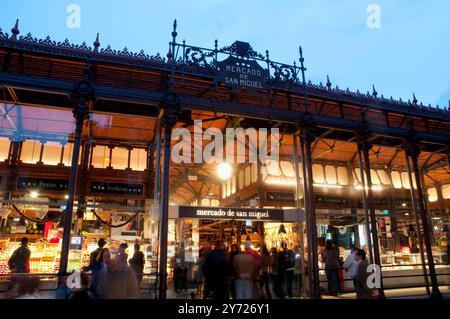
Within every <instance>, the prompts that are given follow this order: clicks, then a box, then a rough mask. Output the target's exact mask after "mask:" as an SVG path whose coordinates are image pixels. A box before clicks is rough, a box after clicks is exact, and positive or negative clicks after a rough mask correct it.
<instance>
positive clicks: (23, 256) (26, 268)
mask: <svg viewBox="0 0 450 319" xmlns="http://www.w3.org/2000/svg"><path fill="white" fill-rule="evenodd" d="M20 243H21V245H20V247H19V248H17V249H16V250H14V252H13V254H12V255H11V257H10V258H9V260H8V266H9V270H10V271H11V272H12V273H19V274H21V273H29V272H30V256H31V250H30V248H28V238H27V237H23V238H22V239H21V240H20Z"/></svg>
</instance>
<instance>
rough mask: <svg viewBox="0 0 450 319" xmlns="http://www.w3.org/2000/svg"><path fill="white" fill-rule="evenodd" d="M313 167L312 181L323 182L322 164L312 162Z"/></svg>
mask: <svg viewBox="0 0 450 319" xmlns="http://www.w3.org/2000/svg"><path fill="white" fill-rule="evenodd" d="M312 168H313V179H314V183H318V184H323V183H325V176H324V174H323V166H322V165H320V164H314V165H313V166H312Z"/></svg>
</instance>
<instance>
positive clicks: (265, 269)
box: [260, 244, 272, 299]
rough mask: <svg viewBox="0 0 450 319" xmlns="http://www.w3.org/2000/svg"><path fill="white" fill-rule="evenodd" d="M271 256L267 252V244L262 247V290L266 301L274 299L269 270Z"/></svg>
mask: <svg viewBox="0 0 450 319" xmlns="http://www.w3.org/2000/svg"><path fill="white" fill-rule="evenodd" d="M270 260H271V258H270V254H269V251H268V250H267V246H266V244H262V246H261V281H260V283H261V290H262V292H263V293H264V297H265V298H266V299H272V294H271V293H270V285H269V268H270Z"/></svg>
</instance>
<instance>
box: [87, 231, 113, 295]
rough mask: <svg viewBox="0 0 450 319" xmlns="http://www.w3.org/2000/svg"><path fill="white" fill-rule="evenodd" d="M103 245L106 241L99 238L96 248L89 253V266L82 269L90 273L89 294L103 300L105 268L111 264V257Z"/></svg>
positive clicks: (105, 282) (105, 283)
mask: <svg viewBox="0 0 450 319" xmlns="http://www.w3.org/2000/svg"><path fill="white" fill-rule="evenodd" d="M105 245H106V241H105V240H104V239H103V238H100V239H99V241H98V248H97V249H96V250H94V251H93V252H92V253H91V256H90V258H89V265H88V266H87V267H83V271H91V272H92V274H91V285H90V287H89V292H90V293H91V294H92V296H93V297H94V298H103V297H104V295H105V293H106V290H107V283H108V281H107V277H108V276H107V268H108V264H109V263H110V262H111V255H110V252H109V249H108V248H105Z"/></svg>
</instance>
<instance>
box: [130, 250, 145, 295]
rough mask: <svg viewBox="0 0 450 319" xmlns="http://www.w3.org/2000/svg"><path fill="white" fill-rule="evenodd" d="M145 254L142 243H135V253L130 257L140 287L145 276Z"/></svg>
mask: <svg viewBox="0 0 450 319" xmlns="http://www.w3.org/2000/svg"><path fill="white" fill-rule="evenodd" d="M144 265H145V256H144V253H143V252H142V251H141V245H139V244H138V243H136V244H134V254H133V257H132V258H131V259H130V266H131V269H132V270H133V272H134V275H135V276H136V280H137V284H138V287H141V283H142V278H143V276H144Z"/></svg>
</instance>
